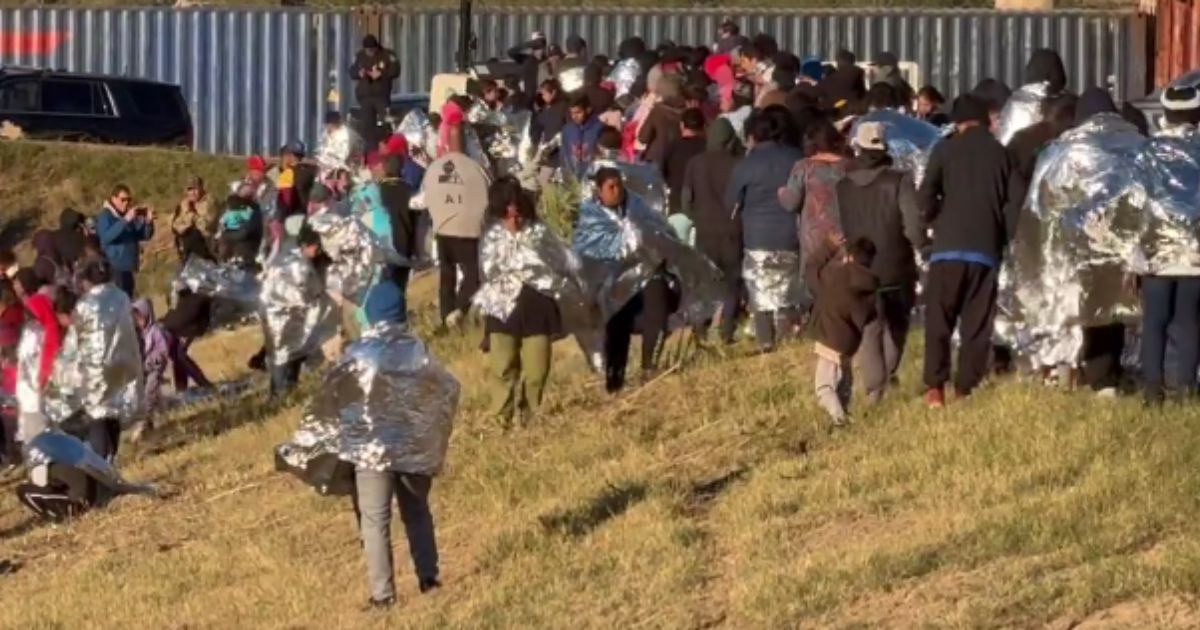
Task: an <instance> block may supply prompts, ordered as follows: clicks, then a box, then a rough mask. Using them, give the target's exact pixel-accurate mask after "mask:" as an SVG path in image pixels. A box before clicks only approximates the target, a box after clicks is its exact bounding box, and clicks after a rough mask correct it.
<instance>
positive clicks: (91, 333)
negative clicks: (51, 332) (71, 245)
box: [54, 260, 142, 462]
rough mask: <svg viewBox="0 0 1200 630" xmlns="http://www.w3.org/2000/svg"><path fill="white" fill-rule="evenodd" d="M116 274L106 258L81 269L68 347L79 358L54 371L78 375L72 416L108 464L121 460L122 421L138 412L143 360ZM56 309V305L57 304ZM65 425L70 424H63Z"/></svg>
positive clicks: (93, 447) (128, 308)
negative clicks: (79, 294)
mask: <svg viewBox="0 0 1200 630" xmlns="http://www.w3.org/2000/svg"><path fill="white" fill-rule="evenodd" d="M113 277H114V275H113V270H112V267H111V266H110V264H109V263H108V262H107V261H104V260H94V261H89V262H88V263H87V264H86V266H85V267H84V268H83V273H82V278H81V282H80V289H81V291H82V293H81V296H80V298H79V301H78V302H77V303H76V305H75V309H74V311H73V312H72V314H71V324H70V333H69V335H68V338H67V340H66V342H65V343H64V351H65V349H66V348H70V349H72V350H73V351H74V352H75V354H74V355H72V356H70V357H69V360H68V361H67V362H66V363H62V362H60V364H59V366H57V367H56V369H55V376H54V381H55V382H56V383H57V382H58V379H59V374H60V370H59V368H62V371H61V373H62V374H64V375H67V374H69V373H73V372H77V373H78V376H77V377H76V378H78V382H79V385H78V386H79V388H80V389H81V391H79V392H78V396H77V398H78V400H79V401H81V402H82V403H83V406H82V407H81V408H78V409H77V410H75V413H74V414H73V415H76V416H78V417H79V418H80V420H81V424H82V425H83V427H84V435H83V437H84V439H85V441H86V442H87V443H88V445H89V446H91V447H92V451H93V452H95V453H96V454H97V455H99V456H100V457H103V458H104V459H106V460H108V461H110V462H111V461H112V460H114V459H115V458H116V456H117V450H118V448H119V446H120V442H121V421H122V419H126V418H127V416H129V415H131V414H133V413H134V412H136V410H137V407H138V402H139V401H140V399H141V395H140V393H141V392H140V390H141V385H142V356H141V352H140V351H139V349H138V334H137V330H136V329H135V327H134V324H133V317H132V309H131V307H130V303H129V298H128V296H127V295H126V294H125V292H124V291H121V290H120V289H119V288H117V287H116V286H114V284H113ZM55 308H56V310H57V309H58V306H57V305H56V307H55ZM64 424H71V423H69V422H64Z"/></svg>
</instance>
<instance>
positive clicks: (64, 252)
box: [54, 208, 87, 271]
mask: <svg viewBox="0 0 1200 630" xmlns="http://www.w3.org/2000/svg"><path fill="white" fill-rule="evenodd" d="M85 241H87V234H86V233H85V232H84V218H83V215H82V214H79V213H78V212H76V211H75V210H74V209H73V208H64V209H63V211H62V214H60V215H58V229H57V230H54V250H55V251H56V252H58V256H59V258H61V259H62V263H63V264H64V265H66V267H67V269H69V270H71V271H74V270H75V263H77V262H78V261H79V258H80V257H81V256H83V244H84V242H85Z"/></svg>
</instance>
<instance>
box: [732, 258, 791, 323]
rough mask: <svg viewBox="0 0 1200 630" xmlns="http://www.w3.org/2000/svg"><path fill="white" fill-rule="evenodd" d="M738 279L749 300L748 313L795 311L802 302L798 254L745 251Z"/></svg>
mask: <svg viewBox="0 0 1200 630" xmlns="http://www.w3.org/2000/svg"><path fill="white" fill-rule="evenodd" d="M742 278H743V279H745V281H746V292H747V293H748V294H749V296H750V304H749V306H750V311H751V312H754V313H764V312H768V311H778V310H782V309H789V308H796V307H798V306H800V303H801V302H802V301H803V298H804V283H803V281H802V279H801V276H800V252H792V251H763V250H755V249H751V250H746V256H745V257H744V258H743V259H742Z"/></svg>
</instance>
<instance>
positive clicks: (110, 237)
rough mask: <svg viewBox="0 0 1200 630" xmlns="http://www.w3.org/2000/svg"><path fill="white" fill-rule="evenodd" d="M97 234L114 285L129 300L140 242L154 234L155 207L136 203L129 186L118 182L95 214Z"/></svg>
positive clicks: (132, 291) (131, 295)
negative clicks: (110, 267) (97, 213)
mask: <svg viewBox="0 0 1200 630" xmlns="http://www.w3.org/2000/svg"><path fill="white" fill-rule="evenodd" d="M96 235H97V236H99V237H100V247H101V249H103V250H104V257H105V258H107V259H108V262H109V264H111V265H112V270H113V284H115V285H116V286H117V288H119V289H121V291H124V292H125V295H127V296H129V298H130V299H132V298H133V297H134V293H135V286H134V285H135V277H136V274H137V270H138V266H139V265H140V263H141V255H142V254H141V249H142V242H143V241H148V240H150V238H151V237H153V236H154V210H152V209H150V208H149V207H147V206H143V205H136V204H135V203H134V201H133V193H132V192H130V190H129V187H128V186H126V185H125V184H117V185H116V187H114V188H113V192H112V195H111V196H109V198H108V201H106V202H105V203H104V207H103V208H101V209H100V214H99V216H97V217H96Z"/></svg>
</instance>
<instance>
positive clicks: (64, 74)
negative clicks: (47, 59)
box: [0, 66, 179, 87]
mask: <svg viewBox="0 0 1200 630" xmlns="http://www.w3.org/2000/svg"><path fill="white" fill-rule="evenodd" d="M12 76H38V77H44V78H52V79H91V80H94V81H112V82H118V81H119V82H123V83H144V84H147V85H162V86H166V87H179V86H177V85H175V84H173V83H165V82H163V81H153V80H150V79H142V78H138V77H124V76H119V75H113V74H99V73H91V72H69V71H67V70H52V69H50V68H30V67H25V66H0V77H12Z"/></svg>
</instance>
